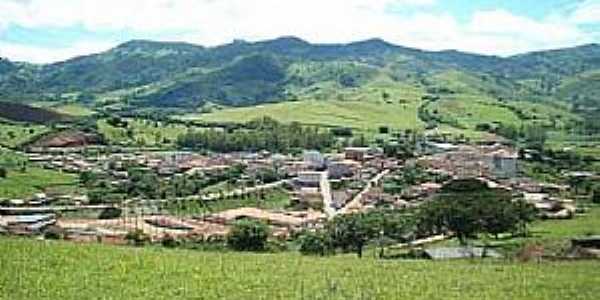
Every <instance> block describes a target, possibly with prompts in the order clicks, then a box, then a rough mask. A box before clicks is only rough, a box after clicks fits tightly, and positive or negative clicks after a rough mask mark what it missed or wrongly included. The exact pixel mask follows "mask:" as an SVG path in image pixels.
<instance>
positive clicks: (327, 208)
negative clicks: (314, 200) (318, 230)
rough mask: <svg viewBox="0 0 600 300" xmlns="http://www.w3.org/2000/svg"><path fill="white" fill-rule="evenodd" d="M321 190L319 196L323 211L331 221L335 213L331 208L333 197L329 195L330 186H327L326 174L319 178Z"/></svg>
mask: <svg viewBox="0 0 600 300" xmlns="http://www.w3.org/2000/svg"><path fill="white" fill-rule="evenodd" d="M319 185H320V188H321V195H322V196H323V211H324V212H325V214H326V215H327V217H328V218H330V219H333V217H335V216H336V214H337V211H336V209H335V208H334V207H333V206H332V204H333V196H332V195H331V185H330V184H329V179H328V176H327V174H325V176H322V177H321V182H320V183H319Z"/></svg>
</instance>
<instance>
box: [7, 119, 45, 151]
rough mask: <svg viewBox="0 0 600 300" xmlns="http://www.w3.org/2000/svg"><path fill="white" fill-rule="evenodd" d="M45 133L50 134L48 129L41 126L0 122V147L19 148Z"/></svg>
mask: <svg viewBox="0 0 600 300" xmlns="http://www.w3.org/2000/svg"><path fill="white" fill-rule="evenodd" d="M45 132H48V128H47V127H45V126H41V125H21V124H9V123H3V122H0V146H5V147H18V146H20V145H22V144H23V143H26V142H28V141H30V140H31V139H33V138H34V137H36V136H38V135H40V134H43V133H45Z"/></svg>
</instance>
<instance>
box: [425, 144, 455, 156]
mask: <svg viewBox="0 0 600 300" xmlns="http://www.w3.org/2000/svg"><path fill="white" fill-rule="evenodd" d="M458 149H459V146H457V145H454V144H450V143H435V142H425V143H423V144H422V145H421V152H424V153H426V154H439V153H445V152H450V151H456V150H458Z"/></svg>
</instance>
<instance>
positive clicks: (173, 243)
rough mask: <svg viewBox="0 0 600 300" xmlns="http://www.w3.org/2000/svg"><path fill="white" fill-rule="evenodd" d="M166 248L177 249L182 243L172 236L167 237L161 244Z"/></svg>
mask: <svg viewBox="0 0 600 300" xmlns="http://www.w3.org/2000/svg"><path fill="white" fill-rule="evenodd" d="M160 243H161V244H162V246H163V247H165V248H176V247H178V246H179V244H180V242H179V241H178V240H177V239H176V238H175V237H174V236H172V235H168V234H167V235H166V236H165V237H163V239H162V240H161V242H160Z"/></svg>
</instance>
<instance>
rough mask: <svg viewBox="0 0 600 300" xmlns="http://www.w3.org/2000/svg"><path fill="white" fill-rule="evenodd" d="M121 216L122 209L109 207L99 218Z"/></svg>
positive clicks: (108, 218) (106, 218)
mask: <svg viewBox="0 0 600 300" xmlns="http://www.w3.org/2000/svg"><path fill="white" fill-rule="evenodd" d="M119 217H121V209H120V208H115V207H113V208H107V209H105V210H103V211H102V212H101V213H100V216H98V219H100V220H110V219H116V218H119Z"/></svg>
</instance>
